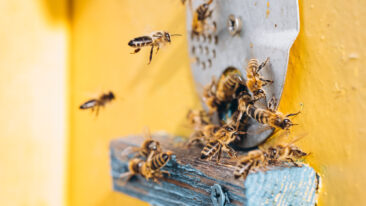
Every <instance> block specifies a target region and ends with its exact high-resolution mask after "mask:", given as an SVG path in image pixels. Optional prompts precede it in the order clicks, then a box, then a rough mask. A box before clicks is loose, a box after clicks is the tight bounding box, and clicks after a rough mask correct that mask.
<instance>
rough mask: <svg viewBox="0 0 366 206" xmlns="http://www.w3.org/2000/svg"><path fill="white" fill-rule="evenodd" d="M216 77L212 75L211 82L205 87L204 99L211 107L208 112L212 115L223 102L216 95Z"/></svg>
mask: <svg viewBox="0 0 366 206" xmlns="http://www.w3.org/2000/svg"><path fill="white" fill-rule="evenodd" d="M216 86H217V83H216V79H215V77H212V80H211V83H210V84H208V85H206V86H205V87H204V88H203V95H202V96H203V99H204V101H205V103H206V105H207V107H208V109H209V111H208V114H209V115H212V114H213V113H214V112H216V111H217V110H218V108H219V106H220V104H221V102H220V101H219V100H218V98H217V97H216Z"/></svg>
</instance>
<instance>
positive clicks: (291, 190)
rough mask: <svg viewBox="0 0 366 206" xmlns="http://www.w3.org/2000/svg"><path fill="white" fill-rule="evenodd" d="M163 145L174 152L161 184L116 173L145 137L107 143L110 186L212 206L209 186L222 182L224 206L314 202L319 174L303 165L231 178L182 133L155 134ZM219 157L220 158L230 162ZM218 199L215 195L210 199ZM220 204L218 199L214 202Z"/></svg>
mask: <svg viewBox="0 0 366 206" xmlns="http://www.w3.org/2000/svg"><path fill="white" fill-rule="evenodd" d="M153 138H154V139H156V140H158V141H160V143H161V146H162V148H163V150H164V151H165V150H170V151H173V152H174V153H175V156H173V158H172V160H171V161H170V162H169V163H168V164H167V165H166V166H165V167H164V168H163V170H166V171H169V172H170V174H171V175H170V177H169V176H165V177H164V179H162V180H161V181H160V183H159V184H158V183H154V182H153V181H152V180H150V181H146V180H145V179H144V178H142V177H140V176H136V177H133V178H132V179H130V181H128V182H124V181H122V180H121V179H120V178H119V176H120V175H121V174H122V173H125V172H126V171H127V170H128V160H129V159H131V158H132V157H134V155H135V153H134V152H133V149H132V148H134V147H135V146H140V145H141V143H142V142H143V138H142V137H140V136H130V137H127V138H121V139H117V140H114V141H112V142H111V144H110V152H111V153H110V155H111V166H112V177H113V188H114V190H116V191H119V192H122V193H125V194H127V195H130V196H133V197H136V198H138V199H141V200H143V201H146V202H149V203H150V204H152V205H169V206H172V205H213V202H212V199H211V197H210V195H211V192H212V186H213V185H214V184H218V185H220V186H221V188H222V191H223V194H224V195H225V196H224V195H223V196H222V197H221V196H220V197H219V196H217V197H218V199H220V198H223V199H222V200H225V201H226V202H225V205H315V202H316V190H317V187H318V182H319V177H318V175H317V174H316V173H315V171H314V170H313V169H312V168H310V167H308V166H306V165H304V166H303V167H298V168H295V167H293V168H273V169H271V170H270V171H267V172H258V173H251V174H249V175H248V177H247V179H246V181H243V180H236V179H234V177H233V170H234V168H232V167H228V166H224V165H218V164H216V161H202V160H200V159H199V157H200V151H201V148H200V147H198V146H192V147H191V148H189V149H188V148H186V147H185V146H183V145H184V141H185V139H184V138H181V137H172V136H169V135H167V134H164V133H159V134H158V133H156V134H155V135H153ZM227 160H228V159H226V158H223V161H222V162H223V163H225V162H226V163H228V162H227ZM214 200H216V199H214ZM218 205H219V204H218Z"/></svg>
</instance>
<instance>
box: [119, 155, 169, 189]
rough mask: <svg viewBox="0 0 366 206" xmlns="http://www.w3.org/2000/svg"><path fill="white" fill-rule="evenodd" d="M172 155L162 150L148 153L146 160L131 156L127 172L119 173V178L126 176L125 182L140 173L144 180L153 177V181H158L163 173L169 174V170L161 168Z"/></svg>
mask: <svg viewBox="0 0 366 206" xmlns="http://www.w3.org/2000/svg"><path fill="white" fill-rule="evenodd" d="M172 155H173V153H172V152H170V151H168V152H162V153H158V154H155V155H154V153H150V155H149V156H148V158H147V160H146V161H145V160H142V159H139V158H133V159H131V160H130V161H129V162H128V172H126V173H123V174H121V175H120V178H121V179H123V178H126V177H127V179H126V180H125V181H126V182H127V181H128V180H129V179H130V178H131V177H132V176H134V175H141V176H142V177H145V179H146V180H149V179H153V180H154V182H157V183H158V182H159V181H158V179H160V178H162V177H163V174H164V173H166V174H168V175H169V172H167V171H162V170H161V168H163V167H164V166H165V165H166V164H167V163H168V162H169V160H170V159H171V156H172Z"/></svg>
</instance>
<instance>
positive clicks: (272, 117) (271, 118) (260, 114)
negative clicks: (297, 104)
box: [237, 95, 301, 130]
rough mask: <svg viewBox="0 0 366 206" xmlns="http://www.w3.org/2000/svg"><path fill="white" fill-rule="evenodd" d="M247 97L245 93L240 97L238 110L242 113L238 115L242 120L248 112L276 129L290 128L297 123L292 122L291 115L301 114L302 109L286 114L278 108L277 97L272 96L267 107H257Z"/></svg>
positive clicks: (250, 115) (257, 119)
mask: <svg viewBox="0 0 366 206" xmlns="http://www.w3.org/2000/svg"><path fill="white" fill-rule="evenodd" d="M247 98H248V96H247V95H243V96H241V99H239V106H238V110H239V111H240V115H238V119H237V121H240V118H241V116H242V114H243V113H246V114H247V115H248V116H249V117H251V118H253V119H255V120H256V121H257V122H259V123H261V124H265V125H268V126H270V127H272V128H275V129H283V130H289V129H290V128H291V127H292V126H293V125H296V124H294V123H292V121H291V120H290V118H289V117H293V116H296V115H298V114H300V112H301V111H299V112H296V113H291V114H287V115H284V114H282V113H281V112H279V111H277V110H276V107H277V100H276V98H275V97H272V99H271V100H270V102H268V108H267V109H262V108H257V107H256V106H254V104H253V103H251V102H250V101H249V102H248V101H247Z"/></svg>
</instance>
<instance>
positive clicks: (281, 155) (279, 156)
mask: <svg viewBox="0 0 366 206" xmlns="http://www.w3.org/2000/svg"><path fill="white" fill-rule="evenodd" d="M266 153H267V157H268V163H269V164H272V165H279V164H281V163H290V165H291V166H295V167H299V166H300V165H298V164H297V163H296V162H295V160H296V159H300V158H302V157H305V156H306V155H308V154H307V153H306V152H303V151H302V150H301V149H300V148H298V147H297V146H295V145H293V144H288V145H275V146H271V147H269V148H268V149H267V152H266Z"/></svg>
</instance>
